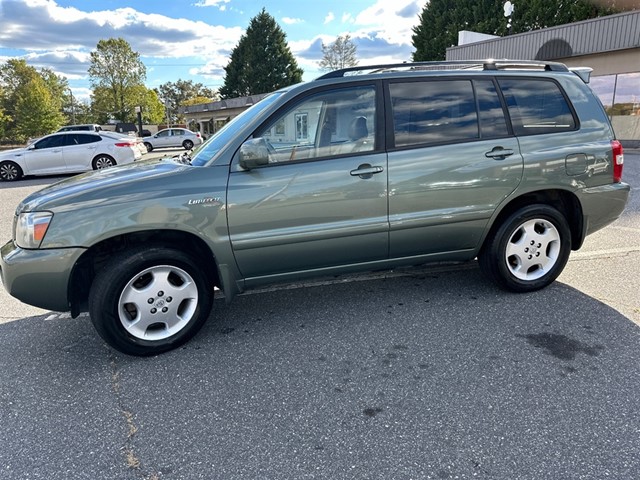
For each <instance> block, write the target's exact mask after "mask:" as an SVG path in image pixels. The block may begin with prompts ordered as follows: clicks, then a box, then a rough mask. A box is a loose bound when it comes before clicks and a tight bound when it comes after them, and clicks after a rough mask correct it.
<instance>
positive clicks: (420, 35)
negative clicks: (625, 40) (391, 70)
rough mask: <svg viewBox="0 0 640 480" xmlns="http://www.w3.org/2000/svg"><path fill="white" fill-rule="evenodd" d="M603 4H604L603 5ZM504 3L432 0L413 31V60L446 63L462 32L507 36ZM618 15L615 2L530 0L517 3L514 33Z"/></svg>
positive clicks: (495, 1) (493, 1) (499, 0)
mask: <svg viewBox="0 0 640 480" xmlns="http://www.w3.org/2000/svg"><path fill="white" fill-rule="evenodd" d="M602 3H605V5H603V4H602ZM503 5H504V1H503V0H431V1H430V2H428V3H427V4H426V5H425V7H424V8H423V10H422V12H421V13H420V16H419V24H418V25H417V26H415V27H414V28H413V32H414V34H413V36H412V41H413V46H414V47H415V49H416V51H415V52H414V53H413V60H414V61H416V62H418V61H431V60H444V59H445V55H446V50H447V48H448V47H451V46H453V45H456V43H457V41H458V32H459V31H460V30H472V31H474V32H479V33H487V34H490V35H499V36H502V35H505V34H506V33H507V26H506V25H507V22H506V19H505V17H504V10H503ZM614 12H615V0H611V1H608V2H607V1H605V2H601V4H599V5H595V4H594V3H592V2H591V1H589V0H531V1H528V2H515V12H514V14H513V17H512V24H513V25H512V30H511V32H512V33H522V32H528V31H531V30H535V29H540V28H548V27H553V26H556V25H563V24H566V23H572V22H578V21H580V20H586V19H589V18H595V17H598V16H602V15H610V14H611V13H614Z"/></svg>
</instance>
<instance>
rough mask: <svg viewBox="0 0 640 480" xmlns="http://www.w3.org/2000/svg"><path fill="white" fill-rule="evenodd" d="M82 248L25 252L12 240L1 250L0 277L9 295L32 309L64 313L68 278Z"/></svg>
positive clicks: (66, 308)
mask: <svg viewBox="0 0 640 480" xmlns="http://www.w3.org/2000/svg"><path fill="white" fill-rule="evenodd" d="M84 252H85V249H84V248H60V249H47V250H26V249H23V248H20V247H18V246H17V245H16V244H15V243H13V242H12V241H10V242H8V243H6V244H5V245H4V246H3V247H2V249H0V276H1V277H2V284H3V285H4V288H5V289H6V290H7V292H9V294H10V295H11V296H13V297H15V298H17V299H18V300H20V301H21V302H24V303H27V304H29V305H33V306H34V307H39V308H44V309H46V310H54V311H56V312H67V311H69V310H70V308H71V307H70V305H69V278H70V277H71V272H72V270H73V266H74V265H75V263H76V261H77V260H78V258H80V255H82V254H83V253H84Z"/></svg>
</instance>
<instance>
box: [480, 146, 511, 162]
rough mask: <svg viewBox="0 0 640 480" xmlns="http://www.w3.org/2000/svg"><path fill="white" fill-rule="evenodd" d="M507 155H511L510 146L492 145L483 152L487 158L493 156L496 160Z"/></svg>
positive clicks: (502, 158)
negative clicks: (491, 147) (487, 150)
mask: <svg viewBox="0 0 640 480" xmlns="http://www.w3.org/2000/svg"><path fill="white" fill-rule="evenodd" d="M509 155H513V150H511V149H510V148H502V147H493V149H492V150H491V151H490V152H487V153H485V154H484V156H485V157H487V158H493V159H496V160H504V159H505V158H507V157H508V156H509Z"/></svg>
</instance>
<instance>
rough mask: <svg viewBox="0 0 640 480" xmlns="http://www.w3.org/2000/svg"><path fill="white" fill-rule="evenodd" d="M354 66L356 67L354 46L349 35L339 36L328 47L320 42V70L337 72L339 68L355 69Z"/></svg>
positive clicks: (356, 60)
mask: <svg viewBox="0 0 640 480" xmlns="http://www.w3.org/2000/svg"><path fill="white" fill-rule="evenodd" d="M356 65H358V59H357V57H356V45H355V43H353V41H352V40H351V36H350V35H349V34H346V35H344V36H343V35H339V36H338V38H336V39H335V41H333V42H332V43H330V44H329V45H325V44H324V42H322V60H320V69H322V70H338V69H340V68H346V67H355V66H356Z"/></svg>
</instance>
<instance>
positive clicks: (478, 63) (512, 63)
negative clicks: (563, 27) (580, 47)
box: [316, 58, 569, 80]
mask: <svg viewBox="0 0 640 480" xmlns="http://www.w3.org/2000/svg"><path fill="white" fill-rule="evenodd" d="M532 68H538V69H544V70H548V71H549V70H550V71H554V72H568V71H569V69H568V68H567V66H566V65H565V64H563V63H558V62H544V61H536V60H506V59H503V60H495V59H492V58H491V59H486V60H452V61H441V62H403V63H387V64H382V65H358V66H356V67H347V68H341V69H339V70H333V71H331V72H328V73H325V74H324V75H322V76H320V77H318V78H316V80H324V79H327V78H341V77H345V76H348V75H349V74H352V73H353V74H357V73H385V72H390V71H398V70H465V69H472V70H480V69H482V70H513V69H532Z"/></svg>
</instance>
